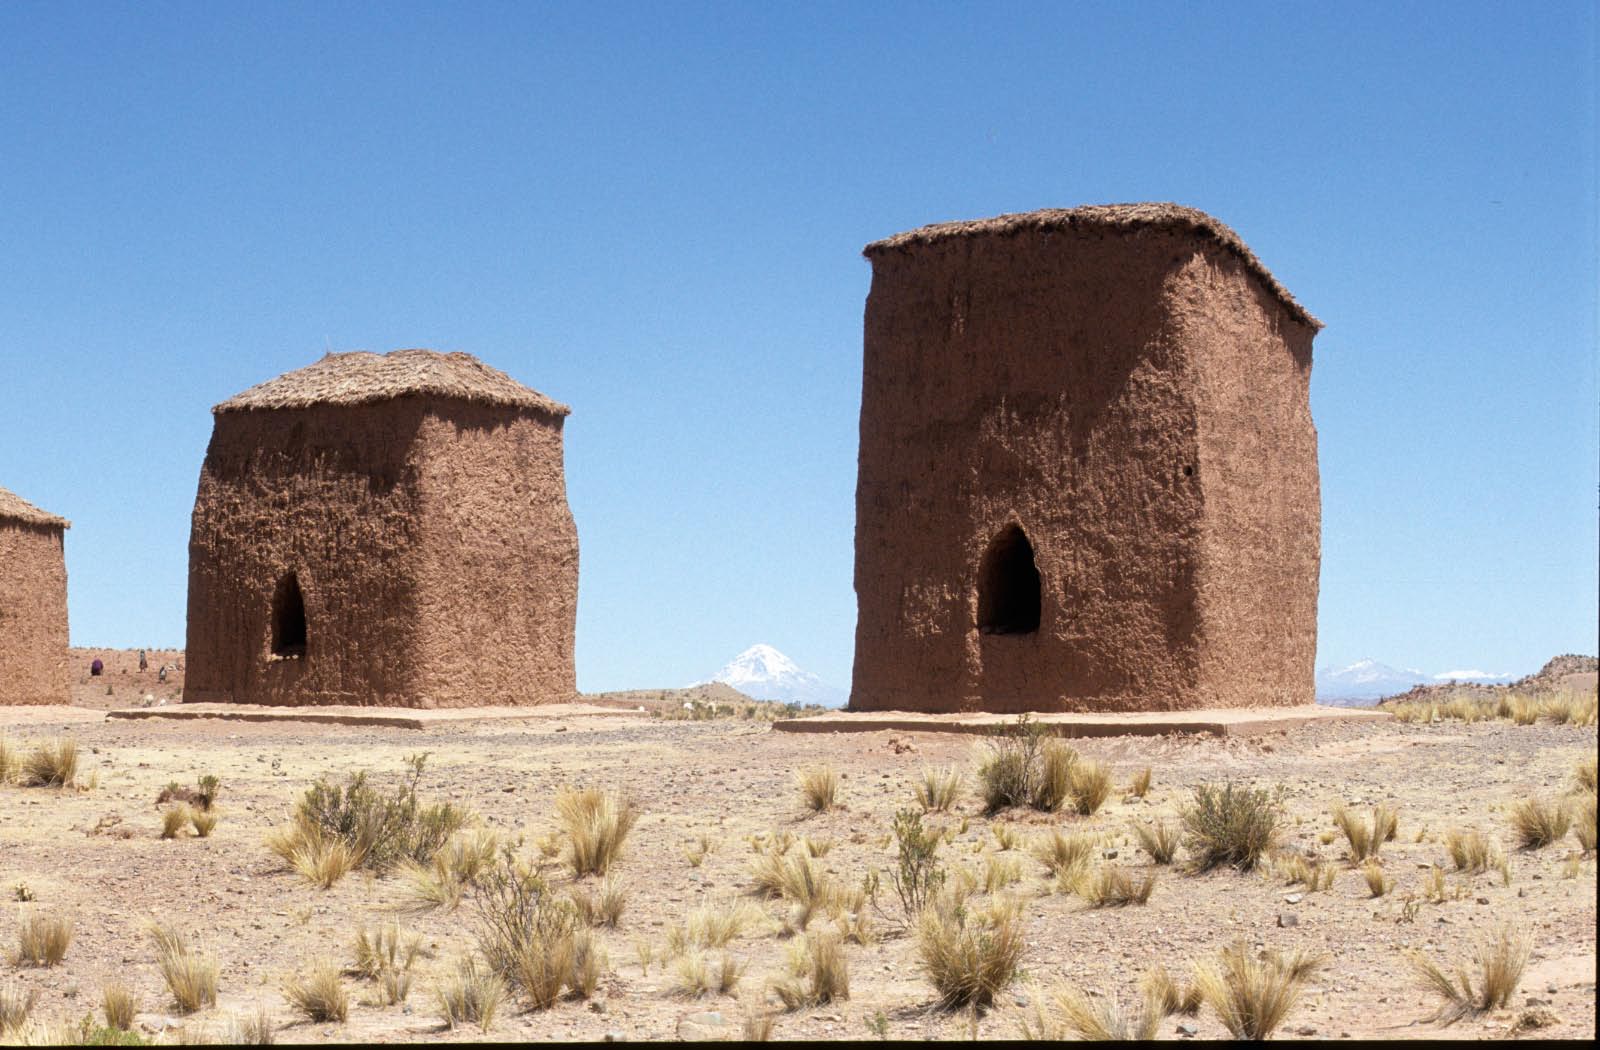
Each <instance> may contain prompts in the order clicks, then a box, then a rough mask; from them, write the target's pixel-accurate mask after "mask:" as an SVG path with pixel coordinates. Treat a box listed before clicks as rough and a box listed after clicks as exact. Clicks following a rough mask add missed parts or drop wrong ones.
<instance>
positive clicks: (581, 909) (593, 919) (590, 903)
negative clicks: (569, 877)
mask: <svg viewBox="0 0 1600 1050" xmlns="http://www.w3.org/2000/svg"><path fill="white" fill-rule="evenodd" d="M567 893H568V895H569V896H570V897H571V898H572V905H573V907H575V908H576V909H577V910H578V919H579V920H580V921H581V922H582V923H583V924H584V925H585V926H610V927H612V928H615V927H616V925H617V923H618V922H620V921H621V920H622V912H623V910H624V909H625V908H627V906H628V891H627V889H625V888H624V887H623V885H622V884H621V883H620V882H618V881H617V879H616V876H614V875H607V876H606V877H605V881H604V882H602V883H601V884H600V885H599V886H598V887H597V888H596V889H595V892H594V893H592V894H591V893H589V892H588V891H587V890H584V889H582V888H581V887H578V886H574V887H572V888H571V889H570V890H568V891H567Z"/></svg>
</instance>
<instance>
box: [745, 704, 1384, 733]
mask: <svg viewBox="0 0 1600 1050" xmlns="http://www.w3.org/2000/svg"><path fill="white" fill-rule="evenodd" d="M1033 717H1034V720H1035V721H1037V722H1038V724H1040V725H1042V726H1047V727H1049V730H1050V732H1051V733H1053V734H1054V735H1056V736H1065V737H1090V736H1164V735H1166V734H1168V733H1181V734H1203V735H1209V736H1259V735H1261V734H1263V733H1275V732H1277V731H1278V730H1280V729H1289V728H1292V727H1294V726H1300V725H1306V724H1308V723H1311V722H1329V721H1339V720H1344V721H1371V722H1378V721H1384V720H1387V719H1389V718H1392V717H1394V716H1393V715H1390V714H1389V713H1388V712H1386V711H1377V710H1373V709H1372V708H1349V707H1323V706H1321V705H1318V704H1313V705H1309V706H1306V707H1271V708H1215V709H1212V710H1202V711H1128V712H1120V713H1103V714H1041V715H1035V716H1033ZM1016 722H1017V716H1016V715H997V714H986V713H976V714H971V713H965V714H945V715H930V714H922V713H919V712H916V711H840V712H838V713H836V714H826V715H816V716H814V717H811V718H785V719H781V720H779V721H777V722H774V723H772V728H773V729H776V730H778V731H779V732H783V733H871V732H876V731H878V730H883V729H889V730H893V731H895V732H897V733H973V734H978V735H984V734H988V733H991V732H993V731H994V730H996V729H999V728H1002V727H1004V726H1008V725H1016Z"/></svg>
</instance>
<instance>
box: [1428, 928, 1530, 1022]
mask: <svg viewBox="0 0 1600 1050" xmlns="http://www.w3.org/2000/svg"><path fill="white" fill-rule="evenodd" d="M1529 951H1530V946H1529V943H1528V940H1527V938H1526V937H1524V936H1523V935H1522V934H1521V933H1520V932H1519V931H1517V930H1516V929H1515V928H1514V927H1512V926H1511V925H1510V924H1509V923H1507V924H1504V925H1502V926H1500V927H1499V928H1498V929H1497V930H1496V931H1495V932H1494V934H1493V935H1491V936H1490V937H1489V938H1488V939H1486V940H1481V941H1479V942H1478V943H1477V945H1476V946H1475V947H1474V949H1473V964H1474V966H1475V968H1476V970H1477V979H1476V980H1474V979H1473V975H1471V974H1469V973H1467V971H1466V970H1465V969H1463V968H1459V967H1458V968H1457V969H1456V972H1455V977H1454V978H1453V979H1452V978H1451V976H1450V975H1449V974H1446V973H1445V972H1444V971H1443V970H1442V969H1440V967H1439V966H1438V964H1437V963H1435V962H1433V960H1431V959H1429V958H1428V957H1427V956H1425V955H1423V954H1422V953H1421V952H1410V953H1408V957H1409V958H1410V960H1411V964H1412V966H1413V967H1414V968H1415V970H1416V974H1417V978H1418V981H1419V983H1420V984H1421V985H1422V987H1423V989H1424V990H1425V991H1428V992H1432V993H1433V994H1434V995H1435V996H1437V997H1438V998H1439V999H1440V1000H1442V1002H1441V1004H1440V1007H1439V1010H1438V1012H1437V1013H1435V1014H1434V1015H1433V1017H1432V1018H1431V1019H1430V1020H1434V1021H1443V1022H1444V1023H1445V1024H1447V1025H1449V1024H1454V1023H1455V1022H1457V1021H1459V1020H1461V1019H1462V1018H1464V1017H1474V1016H1477V1015H1479V1014H1483V1013H1487V1012H1489V1011H1490V1010H1500V1009H1504V1008H1505V1007H1506V1006H1507V1005H1508V1004H1509V1003H1510V1002H1511V996H1512V995H1513V994H1515V993H1516V990H1517V985H1518V984H1519V983H1521V981H1522V971H1523V970H1524V969H1525V968H1526V967H1527V965H1528V955H1529Z"/></svg>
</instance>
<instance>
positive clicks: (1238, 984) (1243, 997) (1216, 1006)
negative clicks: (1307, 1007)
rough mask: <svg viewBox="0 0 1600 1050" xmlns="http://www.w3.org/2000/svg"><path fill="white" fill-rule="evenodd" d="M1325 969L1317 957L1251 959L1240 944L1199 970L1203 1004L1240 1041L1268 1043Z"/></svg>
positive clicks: (1271, 954)
mask: <svg viewBox="0 0 1600 1050" xmlns="http://www.w3.org/2000/svg"><path fill="white" fill-rule="evenodd" d="M1321 965H1322V960H1321V958H1320V957H1318V956H1310V955H1305V954H1302V953H1300V952H1295V953H1294V954H1292V955H1288V956H1285V955H1281V954H1279V953H1278V952H1275V951H1266V952H1263V953H1262V954H1261V955H1259V956H1251V955H1250V954H1249V953H1248V952H1247V951H1246V950H1245V947H1244V945H1242V944H1232V945H1229V946H1228V947H1226V948H1224V949H1222V950H1221V951H1220V952H1218V953H1217V955H1216V956H1215V957H1214V958H1213V959H1212V960H1210V961H1207V962H1203V963H1200V964H1198V965H1196V966H1195V970H1194V983H1195V987H1196V988H1197V989H1198V991H1199V993H1200V999H1201V1001H1202V1002H1204V1003H1205V1004H1206V1005H1207V1006H1209V1007H1211V1009H1212V1010H1213V1011H1215V1012H1216V1015H1217V1019H1218V1020H1219V1021H1221V1022H1222V1024H1223V1027H1225V1028H1227V1030H1228V1031H1229V1032H1231V1033H1232V1034H1233V1036H1234V1038H1236V1039H1266V1038H1268V1037H1270V1036H1271V1035H1272V1033H1273V1031H1274V1030H1275V1029H1276V1028H1277V1027H1278V1026H1279V1025H1281V1024H1282V1023H1283V1021H1284V1018H1285V1017H1287V1016H1288V1014H1289V1011H1290V1010H1292V1009H1293V1008H1294V1005H1295V1003H1296V1002H1297V1001H1298V1000H1299V998H1300V994H1301V992H1302V991H1303V990H1304V986H1305V982H1306V979H1307V978H1309V977H1310V976H1311V975H1312V974H1313V973H1315V972H1316V971H1317V970H1318V969H1319V968H1320V967H1321Z"/></svg>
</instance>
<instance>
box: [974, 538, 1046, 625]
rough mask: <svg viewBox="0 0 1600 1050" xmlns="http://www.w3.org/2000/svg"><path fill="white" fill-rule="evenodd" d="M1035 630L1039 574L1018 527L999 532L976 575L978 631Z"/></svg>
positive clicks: (1031, 547)
mask: <svg viewBox="0 0 1600 1050" xmlns="http://www.w3.org/2000/svg"><path fill="white" fill-rule="evenodd" d="M1038 629H1039V570H1038V568H1037V567H1036V566H1035V565H1034V563H1033V544H1031V543H1029V542H1028V537H1027V534H1026V533H1024V532H1023V531H1022V527H1021V526H1019V525H1007V526H1006V527H1005V528H1003V529H1001V530H1000V533H999V535H997V536H996V537H995V538H994V539H993V540H992V541H991V542H990V544H989V549H988V551H987V552H985V553H984V556H983V565H982V567H981V569H980V570H979V573H978V630H980V631H982V632H983V633H984V634H1031V633H1033V632H1034V631H1037V630H1038Z"/></svg>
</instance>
